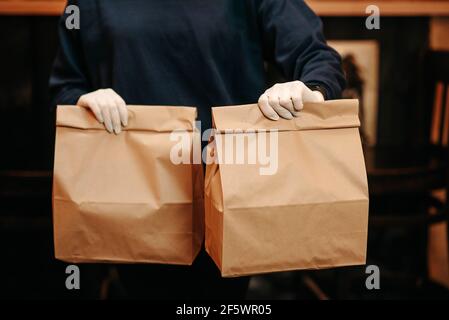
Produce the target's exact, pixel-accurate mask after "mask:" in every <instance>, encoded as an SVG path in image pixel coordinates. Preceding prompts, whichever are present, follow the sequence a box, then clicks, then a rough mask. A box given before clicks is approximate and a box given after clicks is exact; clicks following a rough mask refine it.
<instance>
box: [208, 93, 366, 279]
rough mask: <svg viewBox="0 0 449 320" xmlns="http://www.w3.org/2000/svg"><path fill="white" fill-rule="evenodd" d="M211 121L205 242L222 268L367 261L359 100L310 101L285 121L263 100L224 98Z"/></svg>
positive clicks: (238, 270)
mask: <svg viewBox="0 0 449 320" xmlns="http://www.w3.org/2000/svg"><path fill="white" fill-rule="evenodd" d="M213 120H214V125H215V128H216V133H215V136H214V139H213V143H210V144H209V150H208V152H209V160H208V165H207V170H206V182H205V204H206V205H205V206H206V250H207V251H208V253H209V255H210V256H211V257H212V258H213V260H214V261H215V263H216V264H217V266H218V267H219V269H220V270H221V274H222V276H224V277H235V276H242V275H250V274H258V273H267V272H275V271H286V270H295V269H318V268H329V267H338V266H348V265H361V264H365V259H366V246H367V228H368V186H367V177H366V171H365V164H364V157H363V153H362V146H361V141H360V135H359V131H358V127H359V125H360V122H359V119H358V102H357V100H335V101H327V102H324V103H314V104H305V106H304V109H303V110H302V111H301V112H300V115H299V116H298V117H297V118H295V119H293V120H283V119H281V120H279V121H271V120H268V119H266V118H265V117H264V116H263V115H262V113H261V112H260V110H259V108H258V106H257V105H246V106H234V107H218V108H213ZM242 150H243V151H244V153H243V154H242ZM254 150H257V152H256V153H255V151H254ZM264 155H270V157H264ZM251 156H252V158H251ZM214 160H215V161H214ZM255 160H257V161H255ZM242 163H243V164H242Z"/></svg>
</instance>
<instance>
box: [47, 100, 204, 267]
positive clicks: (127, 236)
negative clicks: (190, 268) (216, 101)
mask: <svg viewBox="0 0 449 320" xmlns="http://www.w3.org/2000/svg"><path fill="white" fill-rule="evenodd" d="M128 108H129V124H128V126H127V127H126V128H125V129H124V131H123V132H122V133H121V134H120V135H114V134H109V133H108V132H107V131H106V130H105V129H104V127H103V125H101V124H100V123H98V122H97V121H96V120H95V118H94V116H93V114H92V113H91V112H90V111H88V110H87V109H84V108H80V107H78V106H60V107H58V111H57V130H56V148H55V165H54V181H53V221H54V244H55V254H56V258H57V259H60V260H63V261H67V262H74V263H78V262H100V263H101V262H104V263H110V262H111V263H163V264H182V265H189V264H191V263H192V262H193V260H194V258H195V257H196V255H197V253H198V252H199V250H200V247H201V244H202V241H203V227H204V225H203V215H204V210H203V209H204V204H203V203H202V194H203V185H202V182H203V178H202V177H203V176H202V167H201V164H198V165H192V164H189V163H187V164H179V165H176V164H173V162H172V161H171V159H170V152H171V150H172V147H173V146H174V145H175V144H177V143H178V142H177V141H172V140H173V139H171V138H170V137H171V132H172V131H173V130H176V133H177V134H178V136H179V135H181V136H183V137H184V138H185V137H187V138H188V141H190V142H191V145H188V147H190V146H193V145H194V143H193V141H195V143H200V141H199V139H200V134H199V132H198V131H197V130H196V129H195V118H196V109H195V108H187V107H153V106H152V107H148V106H129V107H128ZM191 149H192V148H190V150H187V151H191ZM192 155H193V152H191V155H190V156H192ZM190 163H193V161H192V162H190Z"/></svg>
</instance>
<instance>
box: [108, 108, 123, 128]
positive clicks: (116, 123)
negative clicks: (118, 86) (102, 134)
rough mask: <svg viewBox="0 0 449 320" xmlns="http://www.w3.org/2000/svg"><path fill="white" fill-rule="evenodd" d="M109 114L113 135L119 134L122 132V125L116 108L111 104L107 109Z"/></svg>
mask: <svg viewBox="0 0 449 320" xmlns="http://www.w3.org/2000/svg"><path fill="white" fill-rule="evenodd" d="M109 111H110V113H111V120H112V127H113V128H114V132H115V134H120V133H121V132H122V124H121V121H120V113H119V112H118V107H117V106H116V105H115V104H112V105H111V106H110V107H109Z"/></svg>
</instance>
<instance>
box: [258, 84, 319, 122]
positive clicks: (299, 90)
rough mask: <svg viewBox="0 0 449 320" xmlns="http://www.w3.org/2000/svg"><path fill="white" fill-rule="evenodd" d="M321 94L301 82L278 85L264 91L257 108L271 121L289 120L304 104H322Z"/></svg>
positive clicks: (296, 114)
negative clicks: (280, 118)
mask: <svg viewBox="0 0 449 320" xmlns="http://www.w3.org/2000/svg"><path fill="white" fill-rule="evenodd" d="M323 101H324V97H323V94H322V93H321V92H319V91H312V90H310V89H309V88H308V87H307V86H306V85H305V84H304V83H302V82H301V81H292V82H286V83H278V84H275V85H274V86H273V87H271V88H270V89H268V90H267V91H265V93H264V94H262V95H261V96H260V98H259V108H260V110H261V111H262V113H263V114H264V115H265V117H267V118H268V119H271V120H279V117H282V118H284V119H288V120H291V119H293V117H296V116H298V112H299V111H301V110H302V108H303V107H304V106H303V104H304V103H306V102H323Z"/></svg>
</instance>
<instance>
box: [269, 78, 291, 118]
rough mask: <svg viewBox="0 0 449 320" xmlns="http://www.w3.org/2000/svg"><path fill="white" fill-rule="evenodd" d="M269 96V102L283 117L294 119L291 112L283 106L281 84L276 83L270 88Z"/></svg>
mask: <svg viewBox="0 0 449 320" xmlns="http://www.w3.org/2000/svg"><path fill="white" fill-rule="evenodd" d="M267 96H268V103H269V104H270V106H271V107H272V108H273V110H274V111H276V113H277V114H278V115H279V116H280V117H281V118H284V119H287V120H291V119H293V115H292V114H291V112H289V111H288V110H287V109H285V108H283V107H282V106H281V102H280V100H279V99H280V97H279V85H274V86H273V87H272V88H271V89H268V91H267Z"/></svg>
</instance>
